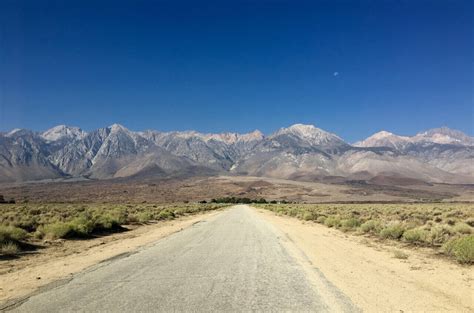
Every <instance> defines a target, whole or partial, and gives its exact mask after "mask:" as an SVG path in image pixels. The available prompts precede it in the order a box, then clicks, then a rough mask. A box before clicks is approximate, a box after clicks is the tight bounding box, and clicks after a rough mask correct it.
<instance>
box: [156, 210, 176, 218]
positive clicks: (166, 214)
mask: <svg viewBox="0 0 474 313" xmlns="http://www.w3.org/2000/svg"><path fill="white" fill-rule="evenodd" d="M174 217H175V215H174V213H173V212H170V211H168V210H163V211H161V212H160V213H159V214H158V219H160V220H168V219H173V218H174Z"/></svg>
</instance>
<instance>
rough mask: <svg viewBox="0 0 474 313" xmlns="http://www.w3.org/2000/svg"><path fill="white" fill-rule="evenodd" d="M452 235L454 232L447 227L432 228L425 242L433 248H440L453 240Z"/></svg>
mask: <svg viewBox="0 0 474 313" xmlns="http://www.w3.org/2000/svg"><path fill="white" fill-rule="evenodd" d="M451 235H452V231H451V229H450V228H449V227H447V226H435V227H431V229H430V231H429V232H428V234H427V236H426V238H425V242H426V243H428V244H430V245H433V246H437V245H438V246H440V245H442V244H443V243H445V242H446V241H448V240H449V239H450V238H451Z"/></svg>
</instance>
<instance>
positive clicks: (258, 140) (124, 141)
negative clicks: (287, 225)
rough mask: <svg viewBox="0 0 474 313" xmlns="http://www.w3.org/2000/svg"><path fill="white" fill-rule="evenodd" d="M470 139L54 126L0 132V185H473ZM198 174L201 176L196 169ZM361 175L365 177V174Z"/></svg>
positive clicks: (311, 130) (436, 132) (439, 133)
mask: <svg viewBox="0 0 474 313" xmlns="http://www.w3.org/2000/svg"><path fill="white" fill-rule="evenodd" d="M473 159H474V138H473V137H470V136H468V135H466V134H464V133H462V132H460V131H457V130H452V129H449V128H447V127H441V128H435V129H430V130H427V131H424V132H419V133H418V134H416V135H414V136H398V135H395V134H393V133H391V132H388V131H381V132H378V133H376V134H374V135H372V136H370V137H368V138H366V139H365V140H362V141H360V142H357V143H355V144H352V145H351V144H349V143H347V142H345V141H344V140H343V139H342V138H340V137H339V136H337V135H336V134H333V133H330V132H327V131H325V130H323V129H320V128H317V127H315V126H314V125H305V124H294V125H291V126H289V127H286V128H280V129H279V130H277V131H276V132H274V133H272V134H269V135H264V134H263V133H262V132H260V131H258V130H255V131H253V132H249V133H246V134H240V133H232V132H227V133H217V134H213V133H200V132H197V131H172V132H160V131H156V130H146V131H139V132H136V131H131V130H129V129H128V128H126V127H124V126H123V125H120V124H112V125H110V126H107V127H104V128H99V129H96V130H93V131H90V132H86V131H83V130H82V129H81V128H79V127H72V126H66V125H58V126H55V127H53V128H51V129H48V130H46V131H44V132H35V131H31V130H27V129H15V130H12V131H10V132H7V133H0V182H18V181H29V180H38V179H52V178H68V177H86V178H93V179H110V178H116V177H128V176H134V175H144V174H147V173H146V172H147V169H153V170H152V171H153V173H155V174H154V175H159V176H169V175H174V176H176V175H178V176H179V175H181V174H184V173H186V175H193V171H194V172H196V173H199V175H206V173H208V174H209V175H215V174H219V173H227V174H234V175H254V176H269V177H276V178H292V177H304V179H310V180H312V179H319V178H321V177H325V176H343V177H358V176H361V175H362V176H364V177H367V179H370V178H373V177H376V176H377V175H381V174H383V175H394V176H396V175H402V176H406V177H408V178H411V179H421V180H423V181H427V182H441V183H474V169H473V165H472V163H473V162H472V160H473ZM196 169H199V170H196ZM362 173H363V174H362Z"/></svg>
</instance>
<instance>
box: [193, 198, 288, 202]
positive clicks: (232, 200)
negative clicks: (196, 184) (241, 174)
mask: <svg viewBox="0 0 474 313" xmlns="http://www.w3.org/2000/svg"><path fill="white" fill-rule="evenodd" d="M199 202H200V203H207V201H206V200H202V201H199ZM210 203H233V204H251V203H260V204H264V203H272V204H276V203H288V202H287V201H285V200H282V201H276V200H272V201H267V200H266V199H264V198H260V199H250V198H239V197H223V198H217V199H212V200H211V201H210Z"/></svg>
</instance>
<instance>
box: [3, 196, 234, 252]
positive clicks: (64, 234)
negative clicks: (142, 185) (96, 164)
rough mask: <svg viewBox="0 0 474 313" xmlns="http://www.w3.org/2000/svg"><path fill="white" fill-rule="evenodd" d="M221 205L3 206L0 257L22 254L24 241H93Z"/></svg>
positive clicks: (213, 208) (220, 205)
mask: <svg viewBox="0 0 474 313" xmlns="http://www.w3.org/2000/svg"><path fill="white" fill-rule="evenodd" d="M224 206H225V205H222V204H189V203H187V204H176V205H153V204H141V205H136V204H118V205H112V204H1V205H0V254H3V255H12V254H16V253H18V252H20V250H21V246H22V245H21V243H22V242H34V241H38V240H43V239H58V238H63V239H75V238H91V237H92V236H94V235H96V234H104V233H108V232H114V231H119V230H121V229H123V228H122V225H126V224H142V223H149V222H155V221H158V220H169V219H174V218H177V217H179V216H183V215H189V214H195V213H199V212H204V211H209V210H215V209H219V208H222V207H224Z"/></svg>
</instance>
